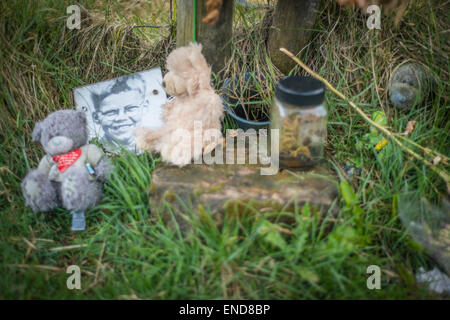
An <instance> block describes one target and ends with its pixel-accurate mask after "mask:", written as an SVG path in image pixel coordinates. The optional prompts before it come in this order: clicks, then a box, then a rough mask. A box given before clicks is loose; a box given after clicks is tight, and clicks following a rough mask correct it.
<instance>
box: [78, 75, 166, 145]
mask: <svg viewBox="0 0 450 320" xmlns="http://www.w3.org/2000/svg"><path fill="white" fill-rule="evenodd" d="M161 83H162V74H161V69H159V68H156V69H151V70H148V71H143V72H140V73H135V74H131V75H126V76H123V77H120V78H116V79H112V80H107V81H103V82H99V83H96V84H93V85H88V86H84V87H81V88H76V89H75V90H74V99H75V105H76V107H77V109H79V110H83V111H85V112H86V113H87V116H88V117H87V118H88V126H89V133H90V138H95V137H97V138H98V139H99V141H100V142H101V143H102V144H103V145H104V146H105V148H106V149H107V150H109V151H111V152H115V151H118V150H120V147H122V148H125V149H126V150H128V151H137V152H139V150H137V148H136V145H135V136H134V134H133V131H134V130H135V129H136V128H138V127H148V128H149V129H155V128H158V127H159V126H161V125H162V120H161V106H162V105H163V104H164V103H165V102H166V99H167V96H166V93H165V92H164V89H163V88H162V86H161Z"/></svg>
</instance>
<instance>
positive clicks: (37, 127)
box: [31, 121, 42, 141]
mask: <svg viewBox="0 0 450 320" xmlns="http://www.w3.org/2000/svg"><path fill="white" fill-rule="evenodd" d="M41 132H42V122H41V121H39V122H38V123H36V125H35V126H34V129H33V133H32V134H31V138H32V140H33V141H39V140H41Z"/></svg>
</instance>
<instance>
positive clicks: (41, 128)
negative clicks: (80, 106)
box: [21, 110, 111, 231]
mask: <svg viewBox="0 0 450 320" xmlns="http://www.w3.org/2000/svg"><path fill="white" fill-rule="evenodd" d="M32 138H33V141H39V142H40V143H41V144H42V146H43V148H44V150H45V152H46V153H47V154H46V155H45V156H44V157H43V158H42V159H41V161H40V163H39V166H38V168H37V169H32V170H31V171H30V172H28V174H27V175H26V177H25V178H24V180H23V182H22V185H21V186H22V192H23V195H24V197H25V200H26V204H27V205H29V206H30V207H31V208H32V209H33V211H34V212H45V211H50V210H52V209H55V208H57V207H64V208H66V209H67V210H70V211H72V230H74V231H75V230H84V228H85V218H84V212H85V211H86V210H87V209H89V208H91V207H93V206H95V205H96V204H98V202H99V201H100V199H101V198H102V195H103V184H104V183H105V182H106V181H107V176H108V174H109V173H110V170H111V166H110V165H109V164H108V162H107V160H106V158H105V156H104V154H103V152H102V151H101V150H100V149H99V148H98V147H97V146H95V145H93V144H87V142H88V130H87V121H86V115H85V114H84V113H83V112H81V111H75V110H60V111H56V112H53V113H51V114H50V115H49V116H48V117H47V118H46V119H44V120H42V121H39V122H38V123H37V124H36V125H35V127H34V130H33V134H32Z"/></svg>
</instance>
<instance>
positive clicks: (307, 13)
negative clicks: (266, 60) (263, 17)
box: [268, 0, 320, 74]
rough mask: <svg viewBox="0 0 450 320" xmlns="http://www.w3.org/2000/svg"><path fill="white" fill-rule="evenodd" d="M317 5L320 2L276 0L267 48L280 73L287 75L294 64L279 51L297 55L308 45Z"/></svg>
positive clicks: (310, 0)
mask: <svg viewBox="0 0 450 320" xmlns="http://www.w3.org/2000/svg"><path fill="white" fill-rule="evenodd" d="M319 5H320V0H278V3H277V6H276V8H275V13H274V17H273V27H272V28H271V29H270V32H269V42H268V47H269V52H270V57H271V59H272V63H273V64H274V65H275V66H276V67H278V69H280V71H281V72H283V73H285V74H288V73H289V71H290V70H291V69H292V68H293V67H294V66H295V62H294V61H292V59H290V58H289V57H287V56H286V55H285V54H283V53H282V52H280V50H279V49H280V48H281V47H284V48H286V49H288V50H289V51H291V52H293V53H294V54H298V53H299V52H300V51H301V50H302V49H303V48H304V47H305V45H307V44H308V41H309V40H310V39H311V34H312V30H311V29H312V28H313V27H314V24H315V22H316V16H317V11H318V10H319Z"/></svg>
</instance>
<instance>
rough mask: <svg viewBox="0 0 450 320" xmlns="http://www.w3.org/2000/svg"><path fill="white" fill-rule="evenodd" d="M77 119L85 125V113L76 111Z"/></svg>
mask: <svg viewBox="0 0 450 320" xmlns="http://www.w3.org/2000/svg"><path fill="white" fill-rule="evenodd" d="M76 116H77V117H78V119H80V121H81V122H82V123H83V125H86V123H87V118H86V113H84V111H77V115H76Z"/></svg>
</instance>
